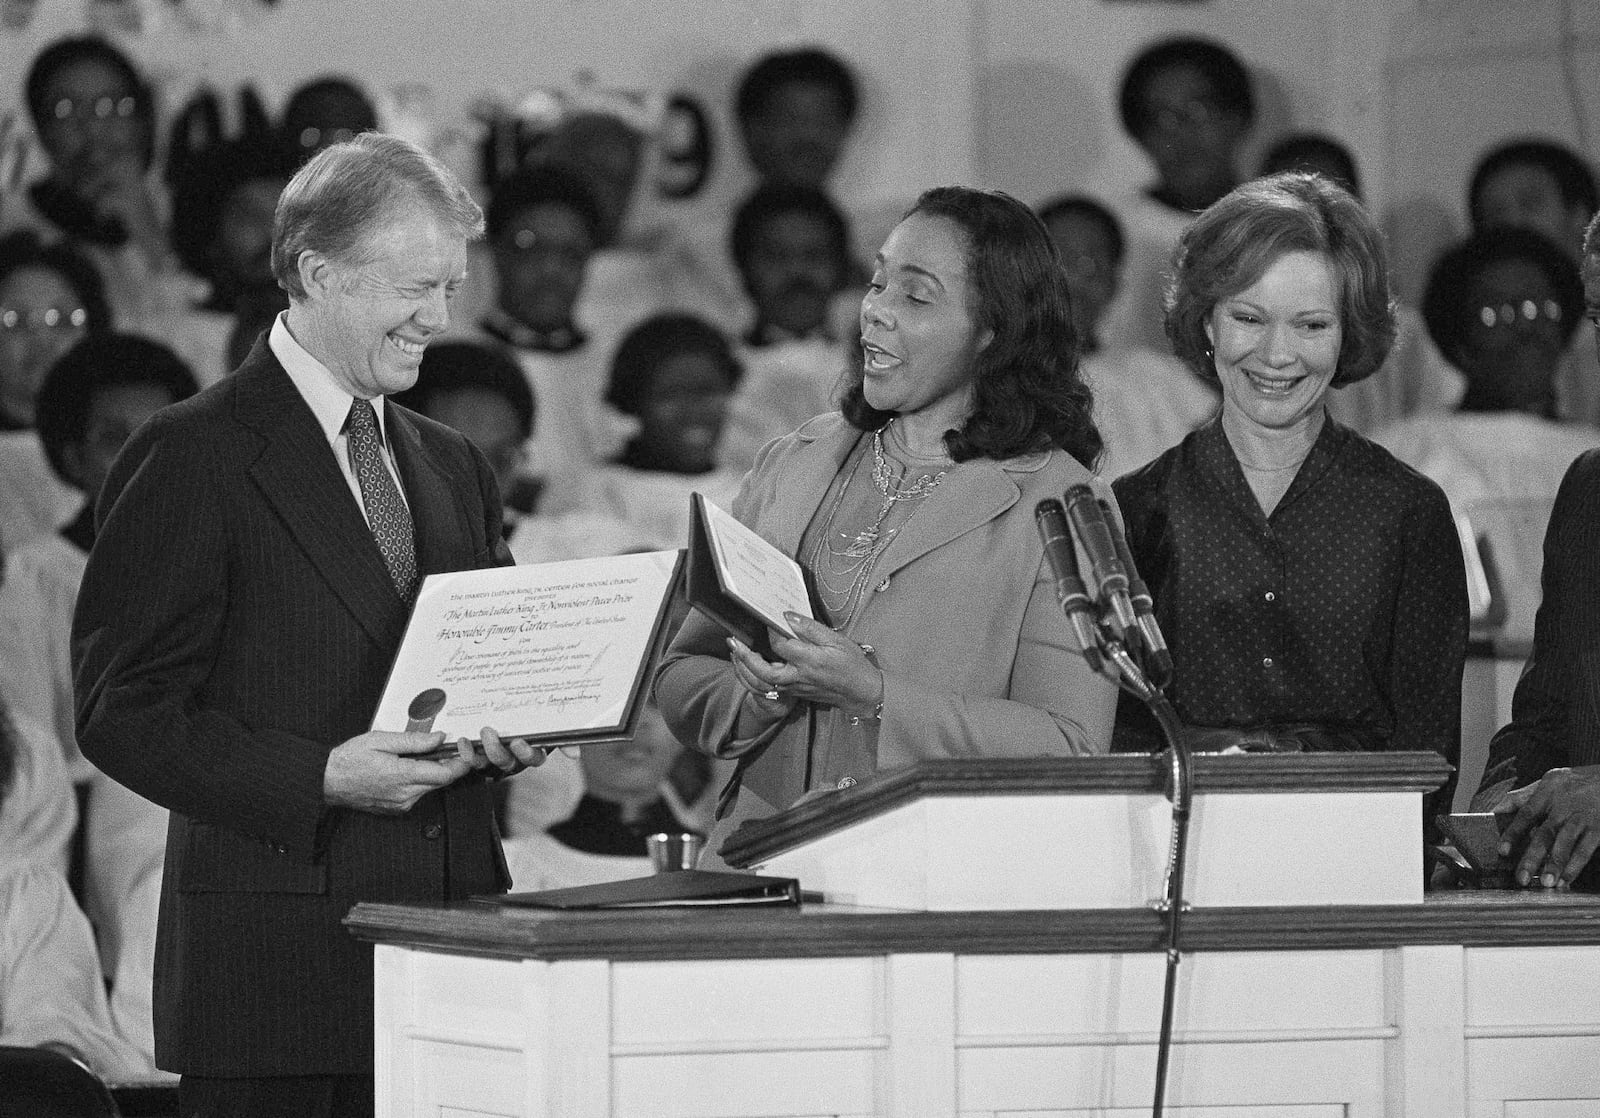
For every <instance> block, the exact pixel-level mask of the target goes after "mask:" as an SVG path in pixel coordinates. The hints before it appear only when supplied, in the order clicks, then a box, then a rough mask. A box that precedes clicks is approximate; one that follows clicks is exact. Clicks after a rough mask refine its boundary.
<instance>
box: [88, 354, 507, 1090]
mask: <svg viewBox="0 0 1600 1118" xmlns="http://www.w3.org/2000/svg"><path fill="white" fill-rule="evenodd" d="M387 433H388V437H389V439H390V441H391V444H392V447H393V451H394V456H395V460H396V465H397V467H398V470H399V472H400V475H401V478H402V481H403V483H404V486H405V491H406V496H407V499H408V501H409V503H410V506H411V512H412V516H413V519H414V521H415V524H416V543H417V559H418V567H419V569H420V570H421V572H422V573H424V574H428V573H434V572H440V571H451V570H463V569H468V568H475V567H485V566H493V565H498V564H504V563H509V562H510V557H509V554H508V553H507V551H506V550H505V547H504V545H503V543H502V542H501V536H500V504H499V498H498V494H497V491H496V488H495V484H494V480H493V474H492V472H491V470H490V468H489V465H488V463H487V462H486V461H484V459H483V456H482V455H481V454H479V453H478V452H477V451H476V450H475V449H473V448H472V447H471V446H470V445H469V444H468V443H467V441H466V440H465V439H464V438H462V437H461V436H460V435H458V434H457V433H455V432H454V431H451V430H450V429H448V428H446V427H443V426H441V425H439V424H437V423H433V422H431V421H429V420H427V419H424V418H422V417H420V416H417V415H414V414H412V413H411V412H408V411H406V410H404V409H402V408H399V407H397V406H393V405H391V406H389V409H388V420H387ZM99 517H100V521H101V526H100V530H99V535H98V538H97V540H96V542H95V547H94V550H93V552H92V553H91V555H90V557H89V565H88V570H87V571H86V572H85V574H84V578H83V585H82V589H81V591H80V594H79V598H78V610H77V616H76V619H75V622H74V626H73V653H74V662H75V672H76V688H77V706H78V740H79V742H80V744H81V746H82V748H83V751H84V754H85V755H86V756H88V757H89V758H90V760H92V761H93V762H94V763H95V764H97V765H99V766H100V767H101V768H102V769H104V770H105V771H106V772H107V773H109V774H110V775H111V776H112V777H114V778H115V779H117V780H118V781H121V782H122V783H124V784H126V785H127V786H128V787H129V788H132V789H133V790H134V791H136V792H138V793H140V794H141V795H143V796H146V797H148V798H149V799H151V800H154V801H155V802H156V803H159V804H161V805H163V806H165V807H167V808H169V809H171V811H172V812H173V816H172V824H171V829H170V831H169V834H168V841H167V860H166V870H165V881H164V883H163V886H162V900H161V918H160V929H159V935H158V946H157V959H156V979H155V981H156V990H155V1024H156V1053H157V1062H158V1063H159V1064H160V1065H161V1066H162V1067H164V1068H168V1069H171V1070H174V1071H180V1072H184V1073H189V1074H195V1075H212V1076H264V1075H282V1074H301V1075H309V1074H332V1073H353V1072H362V1073H367V1072H370V1071H371V1069H372V1028H373V1023H372V952H371V949H370V948H367V947H364V946H362V945H360V944H358V943H357V942H356V941H355V940H354V939H352V938H351V937H350V935H349V934H348V933H347V932H346V931H345V930H344V928H343V926H342V924H341V920H342V918H343V917H344V915H345V914H346V913H347V912H348V911H349V909H350V906H351V905H352V904H354V903H355V902H357V901H444V900H448V899H452V898H459V897H465V896H467V895H469V894H472V893H483V892H494V891H499V890H501V889H503V888H504V887H505V886H506V884H507V880H506V875H505V863H504V860H503V857H502V856H501V853H500V847H499V840H498V838H497V836H496V834H495V832H494V823H493V816H492V813H491V805H490V795H489V790H488V788H487V786H486V785H485V784H484V783H483V782H482V781H481V780H476V779H472V778H468V779H467V780H465V781H463V782H460V783H458V784H457V785H455V786H453V787H451V788H449V789H446V790H443V791H442V792H435V793H430V794H429V795H427V796H426V797H424V798H423V799H422V800H421V801H420V802H419V803H418V804H417V805H416V807H415V808H413V809H412V811H411V812H410V813H408V814H407V815H404V816H399V817H384V816H378V815H371V814H367V813H363V812H356V811H350V810H344V809H330V808H327V807H325V805H324V803H323V796H322V780H323V770H324V767H325V765H326V760H327V756H328V753H329V751H330V750H331V749H332V748H333V747H334V746H336V745H338V744H339V743H340V742H343V741H345V740H347V739H349V738H351V737H354V736H355V735H357V734H360V733H362V732H363V731H365V730H366V729H368V727H369V725H370V723H371V719H372V715H373V711H374V710H375V709H376V707H377V702H378V697H379V694H380V693H381V690H382V687H383V683H384V680H385V678H386V676H387V673H388V669H389V665H390V662H391V661H392V659H393V656H394V653H395V650H396V648H397V647H398V645H399V641H400V638H401V635H402V633H403V631H404V629H405V623H406V614H407V605H406V603H405V602H403V601H402V600H401V599H400V597H399V596H398V594H397V593H396V591H395V589H394V585H393V583H392V582H391V581H390V579H389V574H388V571H387V569H386V568H385V566H384V562H383V557H382V555H381V553H380V552H379V550H378V547H377V544H376V543H375V541H374V540H373V537H372V533H371V532H370V531H369V530H368V528H367V525H366V521H365V520H364V519H363V517H362V514H361V510H360V508H359V506H358V504H357V502H356V500H355V498H354V495H353V494H352V493H351V491H350V489H349V487H348V484H347V483H346V481H345V479H344V477H343V475H342V474H341V473H340V470H339V466H338V464H337V462H336V461H335V459H334V456H333V454H332V452H331V450H330V448H329V446H328V442H327V439H326V438H325V437H324V435H323V433H322V430H321V429H320V428H319V427H318V426H317V423H316V420H315V418H314V417H313V415H312V412H311V409H310V408H309V407H308V406H307V405H306V403H305V401H304V400H303V398H302V397H301V396H300V394H299V392H298V390H297V389H296V388H295V386H294V383H293V382H292V381H291V380H290V379H289V377H288V374H287V373H285V372H284V371H283V368H282V366H281V365H280V364H279V363H278V361H277V359H276V358H275V357H273V355H272V353H271V351H270V350H269V349H268V348H267V346H266V343H265V338H264V337H263V338H262V339H261V340H259V341H258V342H257V343H256V346H255V349H254V350H252V351H251V353H250V356H249V357H248V358H246V360H245V363H244V364H243V365H242V366H241V367H240V369H239V370H238V372H237V373H235V374H234V375H233V376H231V377H228V378H227V379H226V380H224V381H222V382H221V383H219V384H217V385H215V386H213V387H212V388H210V389H208V390H207V391H205V392H202V393H201V394H200V395H198V396H195V397H193V398H192V399H190V400H188V401H185V402H184V403H181V404H179V405H177V406H175V407H172V408H169V409H167V410H165V411H163V412H162V413H160V414H159V415H158V416H156V418H155V419H153V420H152V421H151V422H150V423H149V424H147V425H146V426H145V427H144V428H142V429H141V430H140V431H139V432H138V433H137V434H136V435H135V436H134V437H133V438H132V439H131V440H130V441H129V443H128V445H127V447H126V448H125V449H124V450H123V452H122V454H121V456H120V457H119V459H118V460H117V463H116V465H115V466H114V468H113V470H112V473H111V476H110V477H109V478H108V479H107V481H106V485H105V489H104V490H103V492H102V494H101V499H100V505H99Z"/></svg>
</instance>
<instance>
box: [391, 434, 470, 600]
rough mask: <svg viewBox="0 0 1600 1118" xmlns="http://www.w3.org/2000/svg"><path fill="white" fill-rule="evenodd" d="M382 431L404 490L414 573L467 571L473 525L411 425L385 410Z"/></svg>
mask: <svg viewBox="0 0 1600 1118" xmlns="http://www.w3.org/2000/svg"><path fill="white" fill-rule="evenodd" d="M384 430H385V431H386V432H387V434H388V435H389V438H390V440H391V442H392V443H393V448H394V457H395V465H396V466H397V467H398V468H399V470H400V480H401V481H402V482H403V483H404V485H405V488H406V503H407V504H408V505H410V506H411V520H412V523H413V524H414V525H415V536H416V545H417V571H418V573H420V574H423V575H430V574H438V573H440V572H441V571H459V570H462V569H464V568H466V567H470V566H472V561H473V558H474V554H473V543H472V541H473V540H474V539H475V538H476V537H475V535H474V534H473V531H472V525H470V524H468V523H467V521H466V518H465V516H464V514H463V513H462V509H461V503H460V502H459V501H457V500H456V498H455V492H454V490H453V489H452V487H451V485H450V483H449V481H448V480H447V478H446V474H445V471H444V469H443V467H442V466H441V465H440V463H439V462H438V460H437V458H436V457H435V456H434V455H433V454H431V453H429V451H428V448H427V446H426V444H424V443H423V441H422V436H421V434H420V433H419V432H418V431H417V427H416V424H415V422H414V421H413V420H412V419H411V417H410V416H409V415H407V414H406V412H405V411H404V410H403V409H401V408H398V407H388V408H387V411H386V416H385V419H384Z"/></svg>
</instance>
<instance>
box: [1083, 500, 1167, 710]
mask: <svg viewBox="0 0 1600 1118" xmlns="http://www.w3.org/2000/svg"><path fill="white" fill-rule="evenodd" d="M1099 503H1100V511H1101V513H1102V514H1103V515H1104V517H1105V522H1106V528H1107V530H1108V531H1110V533H1111V542H1112V544H1114V545H1115V546H1116V549H1117V558H1118V559H1120V560H1122V565H1123V567H1125V568H1126V569H1127V572H1128V597H1129V598H1130V599H1131V600H1132V602H1133V612H1134V614H1135V615H1136V616H1137V617H1138V619H1139V636H1140V637H1141V638H1143V640H1144V646H1145V648H1146V649H1148V650H1149V652H1150V660H1151V666H1152V667H1154V669H1155V670H1154V671H1153V672H1151V673H1150V674H1151V675H1152V676H1153V677H1154V678H1155V680H1156V686H1158V687H1165V686H1166V685H1167V683H1168V682H1170V681H1171V679H1172V653H1171V652H1169V651H1168V650H1167V638H1166V637H1164V636H1162V635H1161V626H1160V625H1159V624H1157V623H1156V603H1155V599H1154V598H1152V597H1151V596H1150V588H1149V587H1148V586H1146V585H1145V582H1144V579H1143V578H1141V577H1140V576H1139V568H1138V567H1136V566H1134V562H1133V552H1131V551H1129V550H1128V539H1127V537H1126V536H1124V535H1123V534H1122V529H1121V528H1120V527H1119V526H1118V525H1117V518H1116V517H1115V516H1112V515H1111V506H1110V505H1108V504H1107V503H1106V502H1105V501H1103V500H1102V501H1100V502H1099Z"/></svg>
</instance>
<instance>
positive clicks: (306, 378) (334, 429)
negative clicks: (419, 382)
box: [267, 311, 388, 446]
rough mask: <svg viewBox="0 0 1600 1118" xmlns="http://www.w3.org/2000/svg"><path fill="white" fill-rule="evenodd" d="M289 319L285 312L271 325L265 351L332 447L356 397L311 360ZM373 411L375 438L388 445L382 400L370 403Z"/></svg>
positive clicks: (324, 368) (325, 369)
mask: <svg viewBox="0 0 1600 1118" xmlns="http://www.w3.org/2000/svg"><path fill="white" fill-rule="evenodd" d="M288 319H289V312H288V311H280V312H278V317H277V318H275V319H273V321H272V331H271V333H269V334H268V335H267V347H268V348H269V349H271V350H272V355H273V356H274V357H276V358H277V359H278V363H279V364H281V365H282V366H283V371H284V372H286V373H288V374H289V379H290V380H292V381H293V382H294V386H295V388H297V389H299V390H300V395H301V396H302V397H303V398H304V399H305V402H306V404H307V406H309V407H310V408H311V414H312V415H314V416H316V417H317V426H319V427H321V428H322V434H323V435H324V437H326V438H327V440H328V445H329V446H332V445H333V444H334V442H335V440H337V439H338V437H339V436H340V435H341V434H343V433H344V425H345V421H346V420H347V419H349V417H350V405H351V403H352V402H353V401H354V400H355V397H354V396H352V395H351V394H350V393H348V392H346V391H345V390H344V389H343V388H341V387H340V386H339V382H338V381H336V380H334V379H333V374H332V373H331V372H329V371H328V367H327V366H326V365H324V364H323V363H322V362H321V361H318V360H317V359H316V358H315V357H313V356H311V354H310V353H309V352H308V351H307V350H306V348H305V347H304V346H302V345H301V344H300V343H299V342H298V341H296V340H295V337H294V335H293V334H291V333H289V321H288ZM372 410H373V411H374V412H375V413H376V414H377V416H378V437H379V438H380V439H382V440H383V441H384V443H385V445H387V443H388V435H387V433H386V431H385V430H384V419H385V413H386V412H387V410H388V409H386V408H385V407H384V406H383V397H381V396H380V397H378V399H377V400H375V401H374V402H373V407H372Z"/></svg>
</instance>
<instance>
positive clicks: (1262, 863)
mask: <svg viewBox="0 0 1600 1118" xmlns="http://www.w3.org/2000/svg"><path fill="white" fill-rule="evenodd" d="M1446 773H1447V770H1446V768H1445V766H1444V764H1443V763H1442V762H1441V761H1440V760H1439V759H1438V758H1436V757H1434V756H1432V755H1415V754H1387V755H1384V754H1364V755H1354V754H1348V755H1323V756H1271V757H1206V758H1202V759H1200V761H1199V762H1198V763H1197V765H1196V781H1195V785H1196V796H1195V814H1194V824H1193V833H1192V837H1191V848H1190V849H1191V863H1190V864H1191V873H1190V877H1189V882H1188V890H1187V891H1188V893H1189V896H1190V897H1191V899H1192V902H1193V905H1194V907H1193V909H1192V910H1191V911H1190V913H1189V914H1188V915H1187V916H1186V918H1185V923H1184V945H1183V946H1184V950H1185V952H1186V955H1185V959H1184V963H1183V966H1182V968H1181V971H1180V978H1179V990H1178V1001H1177V1015H1176V1029H1175V1045H1174V1050H1173V1056H1172V1064H1171V1073H1170V1078H1169V1084H1168V1094H1167V1102H1168V1113H1170V1114H1172V1115H1174V1116H1183V1115H1188V1116H1189V1118H1196V1116H1198V1115H1220V1114H1227V1115H1228V1118H1334V1116H1338V1118H1378V1116H1380V1115H1381V1116H1391V1115H1392V1116H1396V1118H1398V1116H1401V1115H1404V1116H1405V1118H1463V1116H1469V1118H1487V1116H1488V1115H1491V1114H1492V1115H1496V1116H1502V1115H1516V1116H1517V1118H1572V1116H1574V1115H1578V1114H1590V1113H1597V1112H1600V1010H1597V1009H1596V1007H1597V1006H1600V947H1597V946H1596V945H1600V898H1595V897H1592V896H1579V895H1573V894H1570V893H1554V892H1550V893H1481V894H1480V893H1460V894H1451V895H1448V896H1431V897H1427V898H1424V897H1423V895H1422V864H1421V849H1420V847H1421V843H1420V827H1419V824H1420V819H1421V814H1420V813H1421V807H1420V798H1421V795H1422V793H1423V792H1425V791H1427V790H1430V789H1432V788H1433V787H1436V786H1437V785H1438V784H1439V783H1440V782H1441V781H1442V780H1443V779H1444V777H1445V775H1446ZM1160 779H1161V778H1160V773H1159V772H1158V770H1157V769H1156V768H1155V767H1154V764H1153V762H1152V760H1151V759H1150V758H1147V757H1137V756H1114V757H1098V758H1082V759H1071V760H1064V761H1055V760H1052V761H1008V762H996V761H974V762H942V763H935V764H927V765H922V766H918V767H916V768H913V769H908V770H905V771H901V772H895V773H889V774H885V775H883V776H882V777H880V778H879V779H877V780H875V781H872V782H869V783H868V784H864V785H862V786H859V787H857V788H854V789H849V790H846V791H844V792H841V793H838V794H835V795H829V796H826V797H823V798H820V799H818V800H815V801H811V802H808V803H806V804H803V805H801V806H800V807H798V808H795V809H791V810H790V811H787V812H784V813H782V814H781V815H778V816H775V817H773V818H770V819H766V820H762V821H760V822H758V823H754V824H750V825H747V826H746V827H745V828H742V829H741V830H740V831H739V832H738V833H737V834H736V835H735V836H734V840H733V841H732V842H731V843H730V844H729V846H728V847H727V849H726V851H725V852H726V854H727V855H729V856H730V857H731V858H734V859H737V860H738V861H741V862H743V863H745V864H747V865H749V866H752V867H759V868H761V869H762V870H763V871H764V872H772V873H785V874H792V875H795V876H798V877H799V878H800V880H801V883H802V885H803V887H804V888H806V889H807V890H808V891H820V892H821V893H823V894H824V895H825V897H826V898H827V900H826V902H825V903H815V904H813V903H808V904H806V905H805V906H803V907H802V908H800V909H798V910H796V909H752V908H726V909H693V910H691V909H659V910H652V911H627V912H541V911H537V910H530V909H514V908H507V907H502V906H492V905H487V904H465V905H456V906H433V907H430V906H400V905H380V904H362V905H358V906H357V907H356V908H355V909H354V910H353V911H352V913H351V915H350V917H349V918H348V920H347V923H348V925H349V926H350V928H351V929H352V931H353V932H354V934H356V935H357V936H359V937H361V938H363V939H365V940H368V941H370V942H372V943H374V944H375V945H376V959H375V964H376V977H377V1002H376V1010H377V1013H376V1017H377V1034H376V1042H377V1049H376V1064H375V1072H376V1078H377V1086H378V1113H379V1114H383V1115H404V1116H407V1118H411V1116H418V1118H420V1116H422V1115H427V1116H429V1118H433V1116H436V1115H442V1114H451V1115H475V1116H483V1115H523V1116H528V1118H558V1116H559V1118H624V1116H626V1118H647V1116H648V1118H754V1116H760V1118H780V1116H790V1118H792V1116H797V1115H836V1116H852V1118H866V1116H869V1115H894V1116H899V1118H937V1116H944V1118H956V1116H958V1115H959V1116H960V1118H1000V1116H1007V1118H1012V1116H1016V1115H1022V1114H1028V1115H1041V1116H1042V1115H1049V1116H1051V1118H1065V1116H1072V1118H1091V1116H1093V1118H1104V1116H1107V1115H1115V1116H1118V1118H1125V1116H1132V1115H1138V1114H1142V1113H1143V1114H1147V1113H1148V1112H1149V1106H1150V1098H1151V1090H1152V1087H1153V1081H1154V1076H1153V1070H1154V1059H1155V1039H1156V1026H1157V1023H1158V1017H1159V1010H1160V1003H1161V989H1162V968H1163V959H1162V956H1161V954H1160V952H1159V947H1160V944H1161V935H1162V916H1161V914H1160V913H1159V912H1156V911H1155V910H1153V909H1152V908H1151V907H1150V906H1149V901H1150V900H1151V898H1153V897H1155V896H1157V895H1159V894H1160V891H1161V888H1160V883H1161V874H1162V872H1163V870H1164V868H1165V852H1166V830H1167V821H1168V819H1167V817H1168V813H1167V811H1166V809H1165V806H1164V805H1165V800H1164V798H1163V797H1162V795H1161V791H1160Z"/></svg>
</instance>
